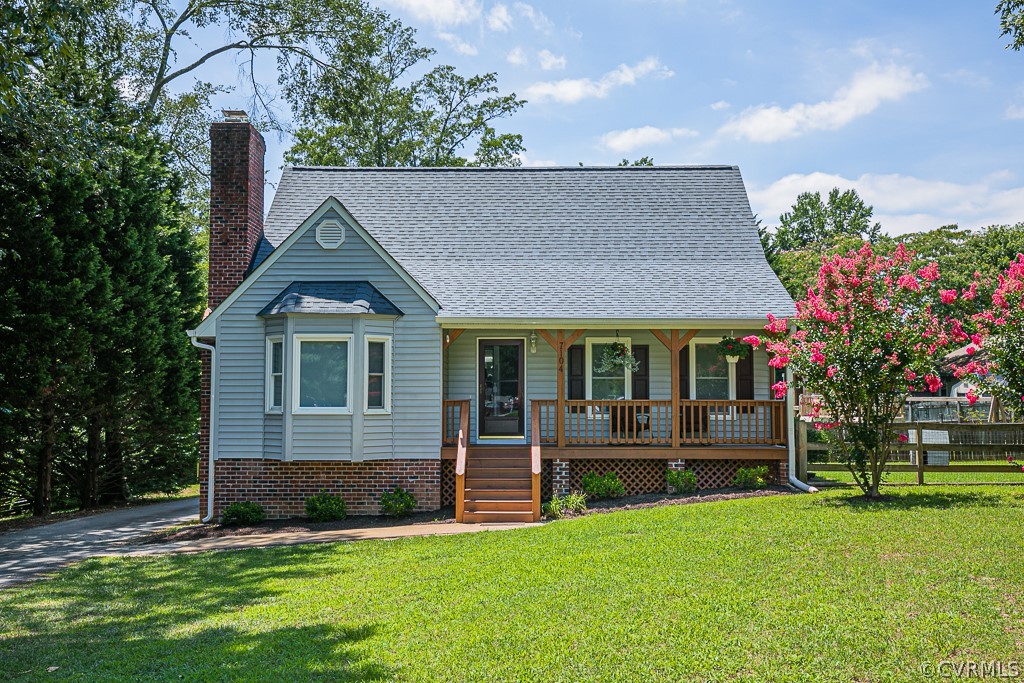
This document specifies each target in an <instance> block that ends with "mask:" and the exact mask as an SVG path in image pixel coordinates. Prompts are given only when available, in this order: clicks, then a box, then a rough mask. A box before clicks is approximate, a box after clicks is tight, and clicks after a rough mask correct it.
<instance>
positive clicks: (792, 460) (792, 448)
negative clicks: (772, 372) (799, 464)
mask: <svg viewBox="0 0 1024 683" xmlns="http://www.w3.org/2000/svg"><path fill="white" fill-rule="evenodd" d="M795 415H796V388H795V387H794V386H793V370H792V369H791V368H786V419H787V420H788V422H787V423H786V424H787V425H788V427H789V438H788V439H786V441H787V442H788V443H789V445H788V450H789V485H790V486H793V487H794V488H797V489H800V490H801V491H803V492H804V493H817V492H818V489H816V488H814V487H813V486H809V485H807V484H805V483H804V482H802V481H800V480H799V479H797V478H796V430H795V429H793V417H794V416H795Z"/></svg>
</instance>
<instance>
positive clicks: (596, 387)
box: [586, 337, 633, 401]
mask: <svg viewBox="0 0 1024 683" xmlns="http://www.w3.org/2000/svg"><path fill="white" fill-rule="evenodd" d="M618 341H620V342H622V343H623V344H625V345H626V346H627V347H628V348H630V349H632V345H631V343H630V339H629V338H628V337H626V338H620V339H619V340H618ZM613 342H615V339H588V340H587V362H586V368H587V398H588V399H592V400H598V401H604V400H615V399H620V398H632V393H633V392H632V382H631V381H630V372H629V371H628V370H627V369H626V368H623V367H617V368H614V369H613V370H609V371H606V372H601V371H600V370H599V369H598V368H600V366H601V358H602V356H603V355H604V350H605V348H606V347H607V346H608V345H609V344H612V343H613Z"/></svg>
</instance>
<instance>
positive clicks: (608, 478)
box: [582, 472, 626, 500]
mask: <svg viewBox="0 0 1024 683" xmlns="http://www.w3.org/2000/svg"><path fill="white" fill-rule="evenodd" d="M582 483H583V492H584V493H585V494H587V497H588V498H593V499H594V500H600V499H601V498H621V497H622V496H624V495H626V487H625V486H623V485H622V482H621V481H619V477H618V475H616V474H615V473H614V472H608V473H607V474H604V475H599V474H597V473H595V472H587V473H586V474H584V475H583V481H582Z"/></svg>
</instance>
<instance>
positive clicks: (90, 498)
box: [80, 416, 103, 510]
mask: <svg viewBox="0 0 1024 683" xmlns="http://www.w3.org/2000/svg"><path fill="white" fill-rule="evenodd" d="M102 458H103V425H102V423H101V422H100V419H99V418H98V417H95V416H94V417H90V418H89V424H88V426H87V427H86V446H85V472H84V473H83V476H82V486H81V495H80V497H81V503H80V504H81V507H82V509H83V510H85V509H88V508H95V507H98V506H99V504H100V461H101V460H102Z"/></svg>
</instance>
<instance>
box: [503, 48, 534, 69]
mask: <svg viewBox="0 0 1024 683" xmlns="http://www.w3.org/2000/svg"><path fill="white" fill-rule="evenodd" d="M505 61H506V62H508V63H509V64H514V65H515V66H522V65H524V64H526V63H527V62H528V61H530V58H529V57H527V56H526V52H524V51H523V48H521V47H514V48H512V49H511V50H509V51H508V54H507V55H505Z"/></svg>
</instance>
